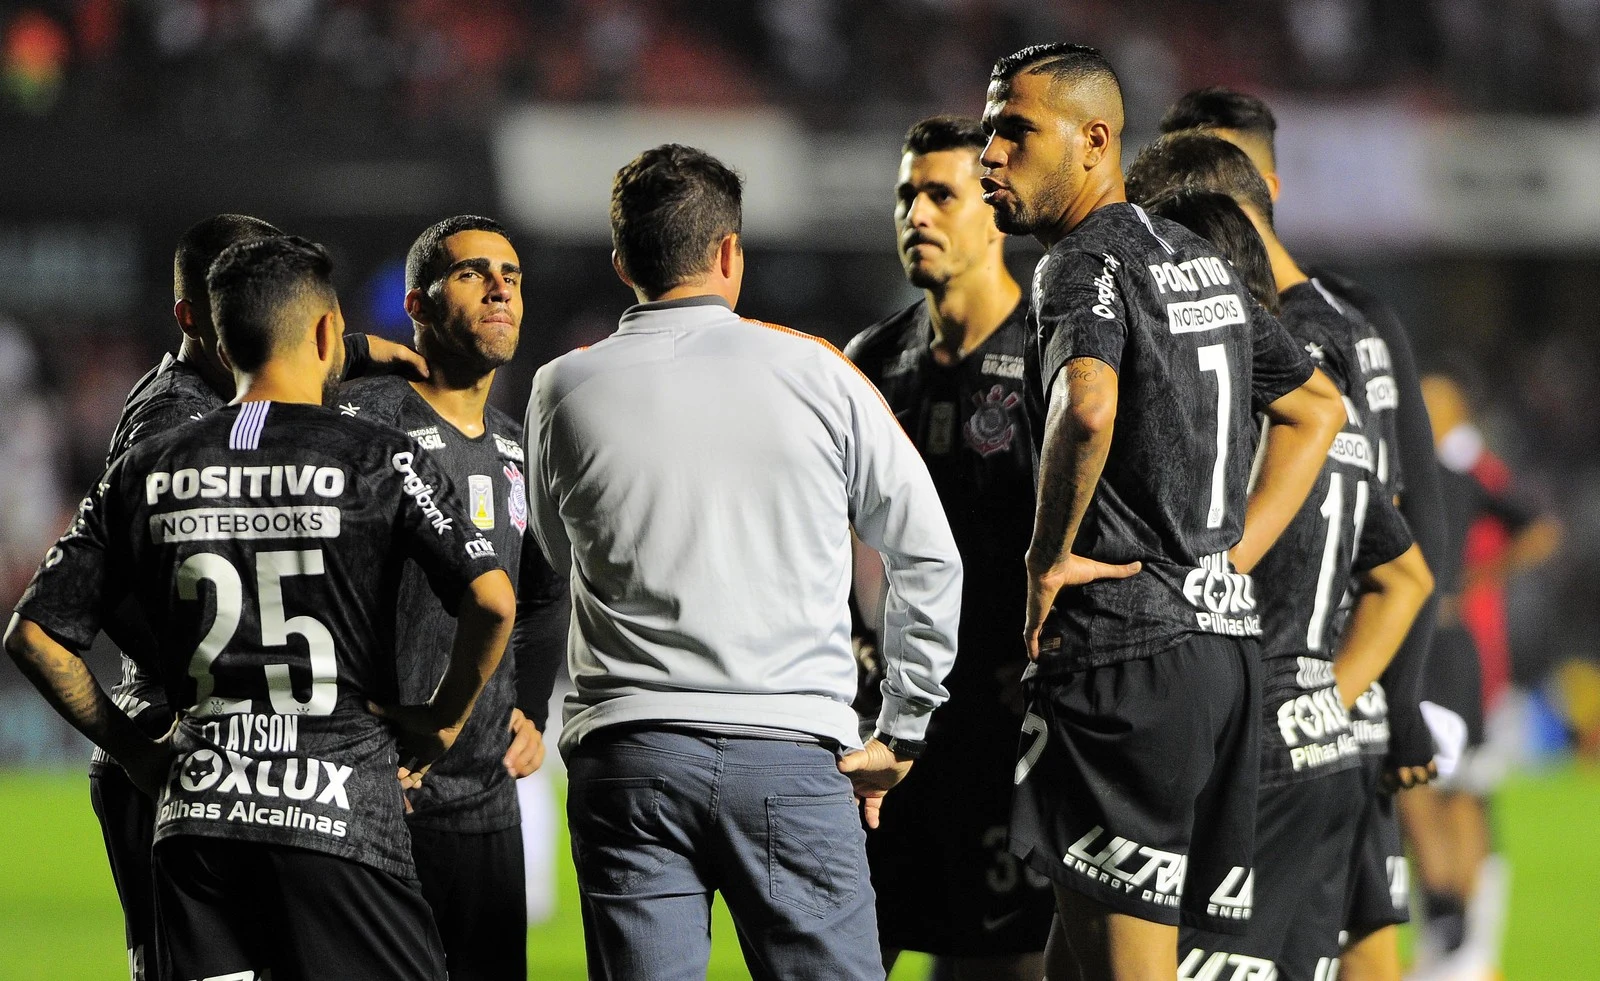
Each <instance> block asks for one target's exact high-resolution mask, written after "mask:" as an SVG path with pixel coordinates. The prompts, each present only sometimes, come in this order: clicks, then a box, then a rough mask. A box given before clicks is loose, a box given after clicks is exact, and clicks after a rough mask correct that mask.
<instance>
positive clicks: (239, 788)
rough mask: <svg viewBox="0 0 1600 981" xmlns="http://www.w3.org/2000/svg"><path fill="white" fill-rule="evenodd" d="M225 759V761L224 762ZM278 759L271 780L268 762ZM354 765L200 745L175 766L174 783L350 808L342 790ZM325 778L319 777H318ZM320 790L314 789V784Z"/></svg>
mask: <svg viewBox="0 0 1600 981" xmlns="http://www.w3.org/2000/svg"><path fill="white" fill-rule="evenodd" d="M224 761H226V762H224ZM274 762H281V763H282V764H283V771H282V773H281V774H280V775H279V776H278V777H277V780H278V782H277V783H276V784H274V783H273V779H274V777H273V773H272V764H273V763H274ZM353 773H355V768H354V767H351V766H346V765H345V764H343V763H329V762H328V761H327V760H317V759H310V758H306V759H299V758H295V757H291V758H289V759H287V760H277V761H275V760H254V759H251V758H250V757H248V756H244V755H242V754H240V753H235V752H234V751H233V750H231V749H225V750H223V751H222V753H221V754H218V753H217V751H216V750H214V749H200V750H196V751H195V752H193V753H190V754H189V757H188V758H187V759H185V760H184V761H183V764H182V766H180V767H179V768H178V772H177V778H178V786H180V787H182V788H183V789H184V791H186V792H188V793H191V794H202V793H205V792H206V791H208V790H211V789H212V788H215V789H216V792H217V793H219V794H238V795H241V796H246V797H248V796H252V795H260V796H262V797H278V796H280V795H281V796H283V797H287V798H288V799H290V800H312V798H313V797H315V798H316V799H315V801H313V803H317V804H332V805H333V806H334V807H337V808H340V809H341V810H346V811H348V810H350V798H349V796H348V795H347V794H346V793H345V787H344V785H345V783H346V782H348V781H349V779H350V776H351V774H353ZM324 776H326V777H327V780H326V781H323V780H322V777H324ZM319 785H320V786H321V793H318V792H317V791H318V786H319Z"/></svg>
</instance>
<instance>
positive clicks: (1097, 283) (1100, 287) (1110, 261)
mask: <svg viewBox="0 0 1600 981" xmlns="http://www.w3.org/2000/svg"><path fill="white" fill-rule="evenodd" d="M1103 255H1104V257H1105V260H1106V264H1105V265H1104V266H1102V267H1101V268H1100V275H1098V276H1096V277H1095V278H1094V289H1095V301H1096V302H1095V305H1094V306H1093V307H1090V309H1091V310H1093V311H1094V315H1095V316H1096V317H1099V318H1101V319H1102V320H1115V319H1117V314H1116V311H1114V310H1112V309H1111V304H1113V303H1115V302H1117V277H1116V275H1115V273H1116V271H1117V270H1118V269H1121V268H1122V263H1120V262H1118V261H1117V260H1116V257H1115V256H1113V255H1111V254H1110V253H1103Z"/></svg>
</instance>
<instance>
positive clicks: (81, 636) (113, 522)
mask: <svg viewBox="0 0 1600 981" xmlns="http://www.w3.org/2000/svg"><path fill="white" fill-rule="evenodd" d="M122 471H123V468H122V467H121V466H120V465H118V466H113V467H112V468H111V469H110V470H108V471H107V472H106V474H105V476H103V477H102V478H101V479H100V481H99V483H97V484H96V485H95V487H94V489H93V490H92V491H90V493H89V496H88V497H85V498H84V499H83V502H82V503H81V504H79V505H78V513H77V515H76V516H75V517H74V518H73V519H72V524H71V525H69V526H68V527H67V531H66V533H65V534H64V535H62V536H61V538H60V539H59V540H58V541H57V542H56V543H55V545H53V546H51V548H50V550H49V551H48V552H46V553H45V557H44V561H43V562H41V563H40V564H39V568H38V571H36V572H35V573H34V575H33V581H32V582H30V583H29V584H28V588H27V590H26V591H25V592H23V594H22V599H21V600H20V601H19V602H18V603H17V608H16V612H17V614H18V615H20V616H21V617H22V618H23V619H26V620H32V621H33V622H34V623H36V624H38V625H39V626H40V627H43V628H44V630H45V632H46V633H48V634H50V636H52V637H54V638H55V639H56V640H58V641H61V642H62V643H63V644H64V645H65V646H66V647H68V648H71V649H73V650H78V651H82V650H85V649H87V648H88V647H89V646H90V645H91V644H93V643H94V638H95V635H96V634H98V633H99V632H100V625H101V622H102V621H103V620H104V619H105V618H106V616H107V614H108V612H109V611H111V610H113V609H114V608H115V607H116V606H117V604H118V603H119V602H120V601H121V599H122V597H123V596H124V595H126V594H127V592H128V588H129V586H128V584H129V583H130V582H131V579H130V578H129V577H128V575H127V570H126V561H127V556H126V547H125V540H126V536H121V537H119V536H118V535H117V534H116V528H117V521H118V517H117V514H116V513H114V512H119V511H120V507H119V503H120V502H119V500H118V495H117V487H118V483H119V481H120V479H121V474H122Z"/></svg>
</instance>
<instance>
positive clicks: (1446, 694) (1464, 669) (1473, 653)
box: [1422, 624, 1483, 749]
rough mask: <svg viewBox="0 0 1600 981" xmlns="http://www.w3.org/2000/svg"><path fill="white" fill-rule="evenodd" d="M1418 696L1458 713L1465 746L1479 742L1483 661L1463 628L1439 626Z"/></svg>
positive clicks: (1475, 644)
mask: <svg viewBox="0 0 1600 981" xmlns="http://www.w3.org/2000/svg"><path fill="white" fill-rule="evenodd" d="M1422 697H1423V698H1424V699H1425V700H1427V701H1430V702H1433V703H1435V704H1437V705H1442V706H1444V707H1445V708H1447V709H1449V710H1450V711H1452V712H1454V713H1456V714H1457V715H1459V716H1461V720H1462V721H1463V722H1465V723H1466V724H1467V748H1468V749H1471V748H1474V747H1477V746H1482V745H1483V665H1482V664H1481V663H1480V662H1479V661H1478V645H1477V643H1476V642H1474V641H1473V639H1472V635H1471V634H1470V633H1468V632H1467V628H1465V627H1463V626H1461V625H1459V624H1455V625H1452V626H1448V627H1440V628H1439V629H1438V631H1437V632H1435V633H1434V635H1433V648H1432V649H1431V650H1430V651H1429V652H1428V661H1427V664H1426V666H1425V667H1424V668H1423V676H1422Z"/></svg>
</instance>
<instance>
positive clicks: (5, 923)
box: [0, 769, 1600, 981]
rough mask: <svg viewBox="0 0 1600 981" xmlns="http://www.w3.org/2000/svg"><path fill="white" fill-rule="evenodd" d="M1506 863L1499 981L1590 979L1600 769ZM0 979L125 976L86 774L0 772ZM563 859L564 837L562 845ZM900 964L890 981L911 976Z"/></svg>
mask: <svg viewBox="0 0 1600 981" xmlns="http://www.w3.org/2000/svg"><path fill="white" fill-rule="evenodd" d="M1496 810H1497V814H1498V819H1499V827H1500V833H1501V839H1502V842H1503V847H1504V850H1505V852H1506V853H1507V854H1508V855H1509V856H1510V860H1511V866H1512V873H1511V874H1512V886H1511V888H1512V900H1511V917H1510V923H1509V926H1508V930H1507V935H1506V949H1505V976H1506V978H1507V979H1508V981H1590V979H1595V978H1600V942H1597V940H1596V938H1597V936H1600V835H1597V834H1595V827H1596V822H1597V821H1600V817H1597V815H1600V771H1596V770H1593V769H1564V770H1560V771H1556V772H1552V773H1546V774H1532V775H1523V776H1519V777H1518V778H1516V779H1514V780H1513V781H1511V782H1510V783H1508V784H1507V786H1506V787H1505V788H1504V790H1503V791H1502V792H1501V794H1500V795H1499V798H1498V801H1497V805H1496ZM0 829H3V830H0V981H33V979H38V981H46V979H48V981H75V979H95V981H100V979H105V981H115V979H119V978H126V977H127V976H128V975H127V965H126V963H125V961H126V957H125V955H124V953H123V940H122V918H121V911H120V909H119V908H118V906H117V900H116V894H115V892H114V890H113V889H112V885H111V875H110V873H109V872H108V871H107V868H106V860H105V853H104V851H103V848H102V845H101V841H100V830H99V826H98V825H97V824H96V823H95V819H94V814H93V812H92V811H91V810H90V808H89V793H88V781H87V778H86V777H85V776H84V775H83V774H82V773H68V774H63V773H42V772H32V771H10V772H3V773H0ZM558 847H559V848H560V849H561V852H560V854H561V855H563V856H564V855H565V854H566V841H565V836H564V835H563V840H562V841H561V843H560V845H559V846H558ZM559 868H561V870H562V872H561V876H560V883H559V889H560V897H561V898H560V906H559V912H558V913H557V914H556V916H555V918H554V919H552V920H551V921H550V922H548V923H545V924H542V925H540V926H537V927H534V928H532V929H530V930H529V931H528V976H529V978H532V979H539V981H566V979H574V981H577V979H582V978H583V976H584V970H583V930H582V926H581V924H580V921H579V916H578V909H577V901H576V892H577V887H576V885H575V883H574V880H573V874H572V869H571V862H570V860H566V861H562V862H560V863H559ZM712 934H713V939H714V943H713V945H712V957H711V966H710V969H709V972H708V974H707V977H708V978H709V979H710V981H734V979H740V981H742V979H745V978H748V977H749V975H748V974H747V973H745V971H744V967H743V962H742V961H741V959H740V956H739V949H738V942H737V940H736V939H735V937H734V933H733V924H732V922H731V921H730V920H729V919H728V916H727V912H726V910H724V909H723V908H722V907H721V904H720V903H719V904H718V908H717V918H716V920H715V921H714V923H713V925H712ZM926 972H927V961H926V960H925V959H922V958H916V959H913V958H911V957H910V956H908V957H907V959H906V962H905V963H904V964H903V965H902V966H901V967H900V969H898V970H896V972H895V981H917V979H920V978H922V977H924V976H925V975H926Z"/></svg>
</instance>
